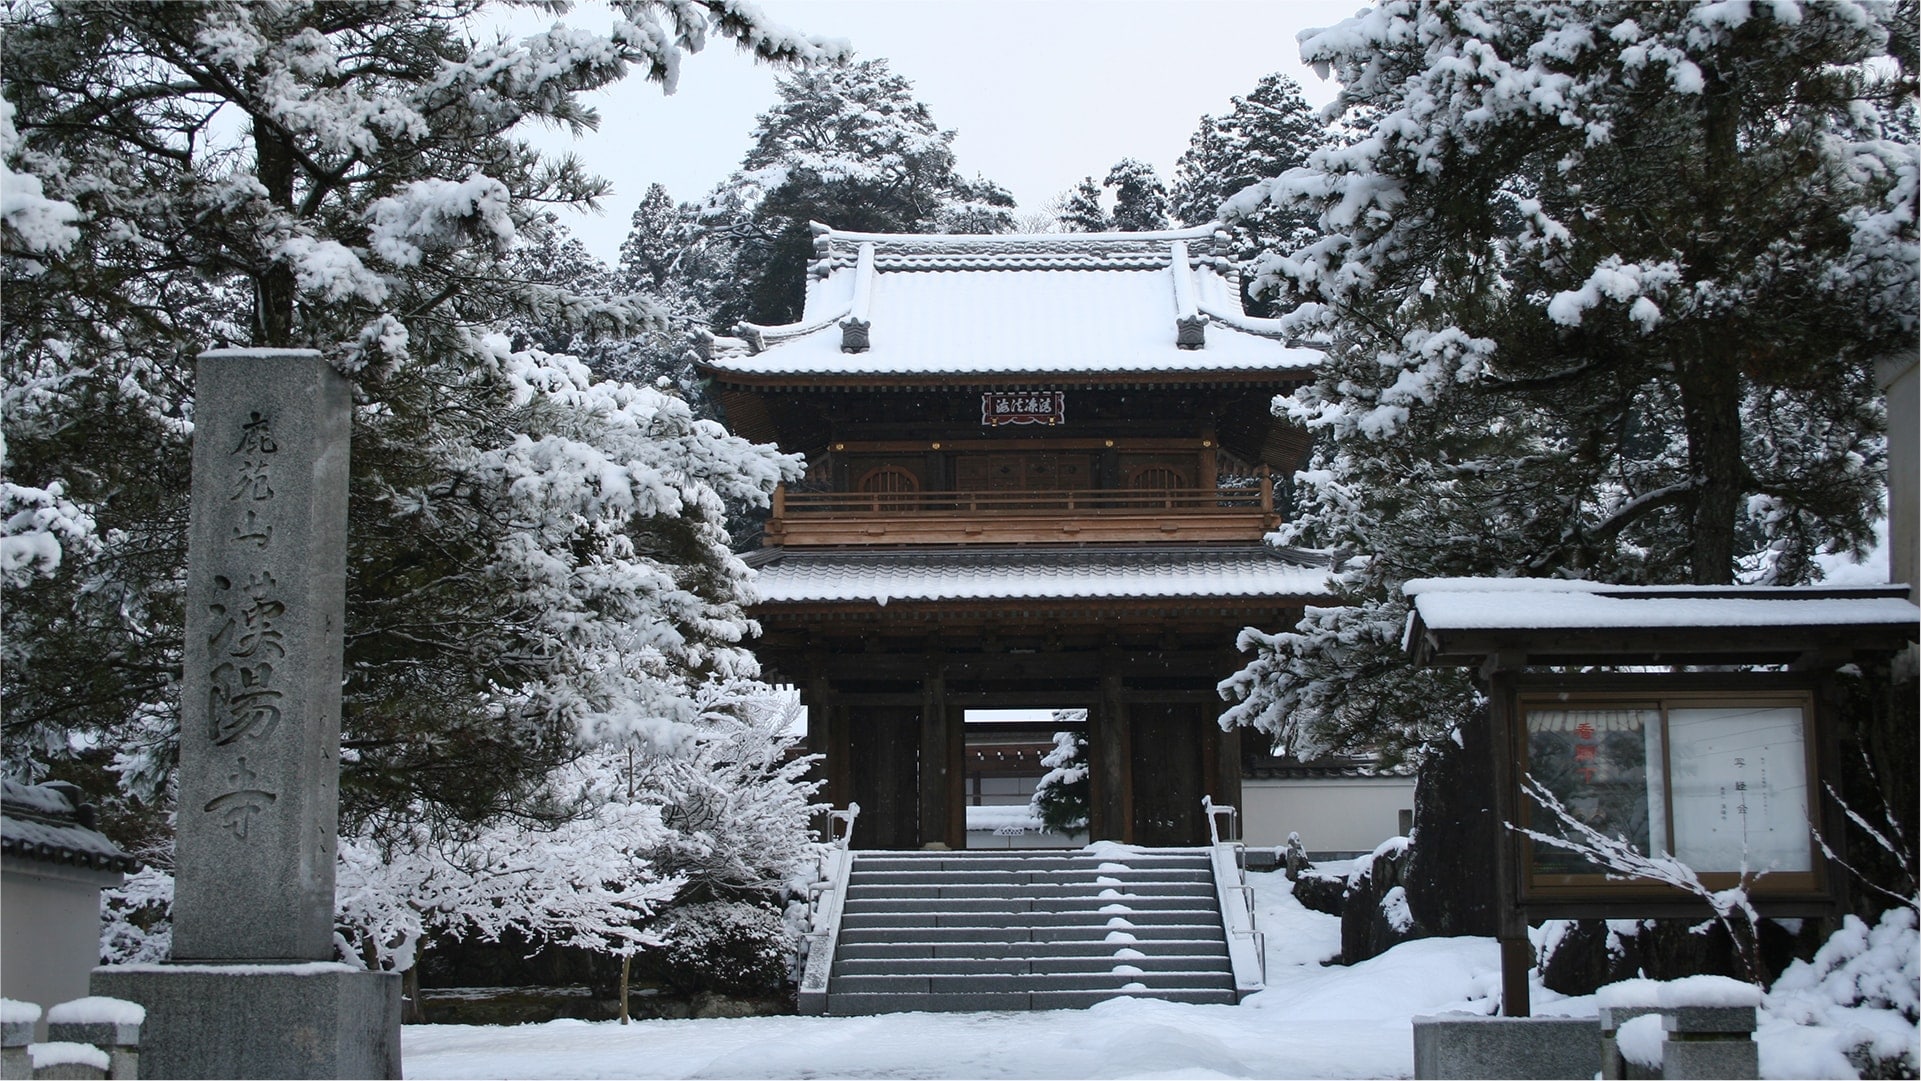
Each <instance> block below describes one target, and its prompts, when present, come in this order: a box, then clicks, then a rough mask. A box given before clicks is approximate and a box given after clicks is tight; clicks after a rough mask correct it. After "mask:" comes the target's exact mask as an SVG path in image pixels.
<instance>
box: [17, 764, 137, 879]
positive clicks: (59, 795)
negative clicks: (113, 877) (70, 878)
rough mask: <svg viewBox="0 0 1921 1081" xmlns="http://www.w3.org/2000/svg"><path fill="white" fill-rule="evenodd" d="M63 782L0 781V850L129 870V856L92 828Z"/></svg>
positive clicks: (132, 864) (86, 813)
mask: <svg viewBox="0 0 1921 1081" xmlns="http://www.w3.org/2000/svg"><path fill="white" fill-rule="evenodd" d="M76 792H77V789H74V788H72V787H71V786H69V785H26V784H19V783H17V782H14V781H8V780H0V852H4V853H5V854H6V855H8V856H17V857H20V858H23V859H30V860H39V861H42V862H45V863H57V864H69V865H73V866H77V867H85V868H92V869H96V870H101V871H131V870H134V869H135V867H136V866H138V863H137V861H135V859H134V858H133V857H132V856H129V855H127V854H126V853H125V852H122V851H121V850H120V847H119V846H118V845H116V844H114V843H113V842H112V841H110V840H108V839H107V836H106V834H103V833H101V832H100V831H99V830H96V829H93V828H92V827H91V826H90V825H89V824H88V823H89V822H90V821H91V817H92V815H91V810H92V809H91V808H84V809H83V808H82V806H81V805H80V804H79V802H78V797H77V796H76V795H75V793H76Z"/></svg>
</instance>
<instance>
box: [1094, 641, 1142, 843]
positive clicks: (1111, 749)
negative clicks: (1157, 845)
mask: <svg viewBox="0 0 1921 1081" xmlns="http://www.w3.org/2000/svg"><path fill="white" fill-rule="evenodd" d="M1089 720H1090V722H1091V723H1090V725H1089V727H1090V728H1091V729H1092V731H1091V732H1090V733H1088V740H1087V744H1088V746H1087V753H1088V765H1089V768H1090V776H1089V782H1090V789H1091V791H1090V796H1091V800H1090V802H1091V803H1092V804H1093V807H1092V808H1091V811H1092V813H1091V814H1090V815H1089V816H1088V817H1089V818H1090V819H1091V821H1090V822H1089V825H1088V832H1089V838H1090V839H1091V840H1096V841H1128V842H1131V841H1132V840H1133V839H1134V791H1133V780H1134V777H1133V760H1134V753H1133V737H1132V733H1131V731H1130V729H1131V728H1132V725H1131V724H1130V723H1129V719H1128V715H1127V692H1126V689H1125V688H1124V687H1123V686H1122V684H1121V656H1120V651H1119V650H1118V649H1116V648H1114V647H1112V646H1110V647H1108V648H1107V649H1104V650H1102V651H1101V698H1100V701H1099V702H1098V703H1097V704H1096V708H1095V709H1094V710H1092V711H1091V712H1090V714H1089Z"/></svg>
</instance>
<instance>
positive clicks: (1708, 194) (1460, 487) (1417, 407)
mask: <svg viewBox="0 0 1921 1081" xmlns="http://www.w3.org/2000/svg"><path fill="white" fill-rule="evenodd" d="M1900 23H1901V20H1900V19H1899V18H1896V17H1894V16H1893V15H1892V13H1891V11H1890V10H1889V9H1885V8H1882V7H1878V6H1874V5H1853V4H1845V3H1837V4H1832V5H1822V6H1819V7H1812V8H1806V9H1796V11H1795V12H1793V13H1789V12H1787V11H1785V10H1777V9H1761V8H1756V9H1753V10H1752V11H1749V10H1748V9H1741V10H1739V11H1736V10H1733V9H1728V8H1722V7H1717V6H1715V5H1712V4H1700V5H1693V4H1669V5H1656V6H1649V5H1640V4H1628V3H1623V4H1606V3H1595V4H1573V3H1569V4H1562V3H1532V4H1514V3H1505V2H1503V3H1464V4H1439V3H1424V2H1417V0H1390V2H1388V3H1384V4H1382V5H1380V6H1379V7H1377V8H1375V9H1374V10H1372V11H1371V12H1369V13H1367V14H1365V15H1362V16H1358V17H1356V18H1355V19H1352V20H1349V21H1348V22H1346V23H1343V24H1341V25H1340V26H1339V27H1336V28H1332V29H1330V30H1328V31H1326V32H1324V33H1322V34H1320V35H1318V36H1315V37H1310V38H1309V39H1308V40H1306V41H1305V42H1304V43H1303V51H1304V55H1305V56H1306V58H1307V59H1308V60H1310V61H1312V62H1316V63H1320V64H1325V65H1328V66H1330V67H1332V68H1333V69H1334V70H1335V71H1336V73H1337V74H1338V75H1339V77H1340V78H1341V80H1342V82H1343V88H1342V94H1341V99H1340V107H1341V108H1342V109H1343V110H1345V112H1346V114H1347V117H1348V119H1349V121H1350V122H1351V123H1352V124H1353V125H1354V126H1355V127H1356V129H1357V130H1356V134H1355V137H1354V138H1353V139H1352V140H1351V141H1350V142H1348V143H1347V144H1346V145H1343V146H1341V147H1337V148H1329V149H1324V150H1321V151H1317V152H1315V153H1314V154H1312V155H1310V156H1309V159H1308V166H1307V168H1306V170H1304V171H1297V172H1295V173H1293V174H1290V175H1286V176H1282V177H1277V178H1272V179H1270V180H1267V181H1264V182H1263V183H1262V184H1261V185H1259V186H1257V187H1256V188H1255V189H1252V190H1250V191H1247V192H1243V193H1242V194H1240V195H1237V196H1234V197H1233V198H1232V199H1230V201H1229V209H1230V212H1243V213H1245V212H1252V211H1256V210H1259V209H1261V208H1263V207H1265V206H1266V205H1268V204H1269V202H1270V201H1271V202H1273V203H1276V204H1279V205H1281V206H1284V207H1291V208H1299V207H1306V208H1309V209H1312V210H1314V211H1316V212H1317V213H1318V215H1319V220H1320V225H1321V227H1322V228H1323V229H1324V230H1325V232H1326V239H1324V240H1321V241H1317V242H1315V243H1313V244H1311V245H1308V246H1306V247H1303V248H1298V249H1295V250H1292V251H1287V252H1284V253H1276V254H1275V255H1274V256H1272V257H1270V258H1268V259H1267V260H1265V261H1264V263H1263V264H1262V266H1263V271H1262V272H1263V276H1264V280H1265V282H1266V284H1268V285H1270V286H1272V287H1274V288H1276V289H1277V290H1279V291H1280V293H1281V295H1282V297H1283V299H1284V303H1285V308H1286V314H1285V315H1284V316H1283V318H1284V320H1286V321H1287V322H1288V323H1289V324H1291V325H1292V326H1293V327H1295V328H1297V329H1299V330H1300V331H1301V332H1302V333H1303V335H1304V336H1307V335H1313V336H1324V337H1326V338H1327V339H1328V340H1329V342H1330V352H1329V354H1328V359H1327V362H1326V364H1325V366H1324V367H1323V369H1322V371H1321V373H1320V376H1319V378H1318V379H1317V381H1316V382H1315V383H1314V384H1313V385H1312V386H1310V387H1308V388H1306V389H1305V390H1303V391H1302V392H1300V393H1297V394H1296V395H1294V396H1293V398H1292V399H1290V400H1288V401H1286V402H1285V403H1284V404H1285V408H1286V409H1287V411H1288V412H1289V413H1290V414H1291V415H1293V416H1294V417H1295V418H1297V419H1298V420H1300V421H1301V422H1303V423H1305V424H1307V425H1308V426H1309V427H1310V428H1312V429H1314V430H1315V431H1317V432H1318V433H1320V435H1321V436H1322V443H1321V448H1320V450H1319V451H1318V452H1317V456H1316V460H1315V462H1314V463H1313V468H1312V469H1311V470H1310V471H1309V472H1307V473H1305V474H1303V475H1302V477H1301V479H1300V486H1299V489H1300V499H1299V505H1300V506H1301V508H1302V511H1301V514H1300V516H1299V518H1298V520H1297V521H1295V522H1294V523H1292V524H1291V525H1290V526H1289V528H1288V530H1287V536H1288V537H1289V538H1290V539H1292V540H1294V541H1296V542H1305V543H1314V544H1319V545H1322V546H1325V547H1329V548H1333V549H1336V550H1337V551H1338V552H1340V553H1343V554H1344V555H1346V556H1350V557H1353V558H1352V560H1351V562H1348V563H1346V564H1345V565H1344V567H1343V569H1342V573H1341V574H1340V576H1339V584H1340V585H1341V587H1342V589H1343V591H1344V593H1345V596H1346V598H1347V599H1349V600H1350V601H1352V602H1353V605H1352V606H1351V607H1348V608H1346V609H1343V610H1340V611H1337V612H1331V613H1324V614H1320V615H1315V616H1312V617H1310V618H1309V619H1308V620H1307V621H1304V622H1303V624H1302V626H1301V627H1300V628H1299V629H1298V631H1296V632H1293V633H1289V634H1280V635H1261V634H1253V635H1250V636H1248V637H1247V641H1246V643H1245V644H1247V645H1248V646H1250V647H1253V648H1254V650H1255V653H1256V657H1255V660H1254V661H1253V663H1252V664H1251V665H1250V666H1249V667H1248V668H1247V669H1246V670H1245V671H1243V673H1242V674H1241V675H1240V676H1239V677H1237V679H1236V680H1235V681H1232V689H1233V690H1234V691H1235V692H1236V693H1237V694H1238V695H1240V696H1241V697H1242V699H1243V700H1242V701H1241V702H1240V703H1239V704H1238V705H1237V706H1236V707H1235V708H1234V709H1233V710H1232V711H1231V713H1232V715H1233V716H1234V718H1235V719H1237V720H1240V721H1242V722H1245V723H1253V724H1256V725H1258V726H1260V727H1262V728H1265V729H1267V730H1269V731H1272V732H1275V733H1276V734H1277V735H1278V736H1279V737H1280V738H1281V739H1282V740H1283V741H1284V742H1286V743H1289V744H1290V749H1293V750H1295V751H1296V753H1301V754H1313V753H1315V752H1316V751H1319V750H1323V749H1343V748H1347V747H1352V746H1355V745H1366V744H1369V743H1371V742H1382V741H1385V742H1389V743H1392V742H1403V743H1409V744H1419V743H1420V742H1422V741H1424V740H1427V739H1432V738H1434V737H1435V736H1437V735H1438V734H1440V733H1441V732H1444V731H1445V730H1446V729H1447V727H1448V726H1449V725H1450V724H1452V723H1454V722H1455V721H1456V720H1458V719H1459V718H1460V717H1461V716H1463V715H1464V713H1465V711H1466V708H1467V707H1466V703H1467V696H1466V694H1465V693H1464V692H1465V688H1464V687H1461V686H1458V685H1457V686H1455V687H1454V688H1453V690H1452V692H1451V693H1450V692H1449V691H1448V690H1447V689H1446V688H1437V687H1436V686H1435V685H1434V683H1435V681H1437V680H1441V681H1445V680H1444V677H1440V676H1435V675H1432V674H1429V673H1415V672H1409V671H1408V670H1407V669H1406V667H1405V665H1404V664H1401V663H1397V662H1398V660H1399V658H1398V656H1397V654H1398V641H1399V634H1400V626H1401V621H1402V618H1403V617H1404V614H1405V611H1406V605H1405V603H1404V602H1403V601H1402V600H1401V599H1400V597H1399V594H1398V588H1397V587H1398V585H1399V584H1400V583H1401V582H1403V581H1405V580H1407V579H1408V578H1412V577H1418V576H1423V575H1430V574H1517V573H1518V574H1530V575H1564V576H1574V577H1592V578H1598V579H1602V580H1607V581H1616V582H1655V583H1662V582H1694V583H1718V582H1727V581H1729V580H1731V579H1732V578H1734V577H1735V576H1737V575H1738V576H1739V577H1741V578H1742V579H1743V580H1749V581H1760V582H1780V583H1793V582H1799V581H1805V580H1807V579H1809V578H1810V577H1813V576H1815V575H1816V574H1817V573H1818V572H1817V570H1816V568H1815V566H1814V564H1813V562H1812V558H1811V557H1812V555H1813V554H1814V553H1815V552H1816V551H1817V550H1823V549H1825V550H1831V551H1855V552H1858V551H1860V550H1861V549H1862V548H1863V546H1864V545H1865V544H1866V543H1867V542H1868V540H1869V537H1870V523H1871V521H1872V519H1873V518H1874V517H1875V515H1876V514H1877V513H1878V510H1879V492H1880V487H1881V461H1882V454H1883V448H1882V441H1881V416H1880V407H1879V404H1878V401H1877V397H1876V392H1875V387H1874V384H1873V382H1872V377H1871V373H1870V369H1871V366H1872V363H1873V361H1874V360H1875V358H1877V357H1880V356H1883V355H1887V354H1889V353H1890V352H1893V351H1896V350H1902V349H1911V348H1912V346H1913V335H1914V333H1915V327H1916V325H1917V316H1916V310H1915V283H1916V264H1917V259H1916V251H1917V245H1916V227H1915V211H1914V207H1915V202H1916V200H1915V194H1914V193H1915V190H1916V187H1915V184H1916V181H1915V177H1916V175H1917V171H1918V170H1917V166H1916V149H1915V146H1914V144H1913V142H1912V141H1911V140H1912V134H1911V133H1912V131H1913V128H1912V126H1911V124H1912V110H1913V94H1914V88H1915V83H1914V68H1913V66H1912V63H1913V57H1912V55H1911V53H1912V50H1911V49H1910V48H1908V47H1907V46H1906V45H1905V44H1904V43H1909V42H1911V41H1912V39H1913V33H1912V28H1911V27H1907V28H1903V27H1902V26H1901V25H1898V24H1900ZM1891 42H1892V43H1893V48H1894V49H1895V51H1894V52H1893V53H1892V55H1891V52H1890V49H1891V45H1890V43H1891ZM1467 57H1473V58H1474V59H1473V61H1472V62H1471V63H1470V62H1467V61H1466V59H1465V58H1467ZM1443 700H1445V701H1447V702H1453V703H1456V705H1454V706H1444V708H1441V709H1438V710H1436V709H1433V708H1423V704H1424V703H1433V702H1436V701H1443Z"/></svg>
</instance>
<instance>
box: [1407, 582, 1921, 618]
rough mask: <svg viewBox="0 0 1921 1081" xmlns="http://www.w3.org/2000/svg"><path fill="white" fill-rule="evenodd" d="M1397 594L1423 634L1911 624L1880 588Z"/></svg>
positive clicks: (1435, 587)
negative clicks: (1409, 602)
mask: <svg viewBox="0 0 1921 1081" xmlns="http://www.w3.org/2000/svg"><path fill="white" fill-rule="evenodd" d="M1403 589H1404V590H1405V592H1406V593H1407V594H1408V595H1409V596H1410V597H1412V598H1413V600H1414V609H1415V611H1416V612H1417V613H1419V615H1420V618H1421V622H1422V623H1423V624H1425V625H1426V626H1427V627H1428V628H1429V629H1430V630H1490V629H1507V628H1514V629H1528V630H1569V629H1587V628H1604V629H1641V628H1650V627H1809V626H1827V625H1867V624H1889V625H1896V626H1900V625H1912V624H1914V623H1915V622H1916V621H1917V618H1921V609H1917V608H1916V607H1915V605H1914V604H1913V603H1911V602H1910V601H1909V600H1908V599H1907V597H1906V595H1905V594H1906V592H1907V591H1906V589H1905V588H1900V587H1895V588H1889V587H1885V586H1880V587H1876V586H1867V587H1860V586H1854V587H1842V588H1821V587H1808V586H1763V587H1748V586H1609V585H1601V584H1598V583H1594V582H1573V581H1555V580H1547V579H1537V578H1492V579H1490V578H1429V579H1416V580H1414V581H1411V582H1408V583H1407V584H1406V585H1405V586H1404V587H1403Z"/></svg>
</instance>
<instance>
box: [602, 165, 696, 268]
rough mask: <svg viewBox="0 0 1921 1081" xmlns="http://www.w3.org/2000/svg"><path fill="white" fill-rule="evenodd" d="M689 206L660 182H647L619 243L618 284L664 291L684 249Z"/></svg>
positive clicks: (690, 216)
mask: <svg viewBox="0 0 1921 1081" xmlns="http://www.w3.org/2000/svg"><path fill="white" fill-rule="evenodd" d="M693 225H694V214H693V208H692V207H689V206H686V205H683V204H679V203H676V202H674V197H673V196H671V195H669V194H667V188H666V186H665V185H661V184H650V185H648V187H647V194H646V195H644V196H642V197H641V200H640V205H639V206H637V207H635V208H634V216H633V218H632V220H631V221H630V222H629V223H628V227H627V239H625V240H623V241H621V242H620V267H619V275H620V284H621V285H622V286H624V287H626V288H628V289H633V290H636V291H638V290H653V291H654V292H657V293H659V292H665V291H666V289H667V285H668V283H669V282H671V281H673V280H674V278H675V276H676V274H677V272H678V270H679V266H680V261H681V257H682V254H683V253H684V252H685V251H686V250H687V241H688V234H689V233H690V232H691V231H692V229H693Z"/></svg>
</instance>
